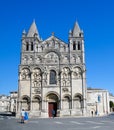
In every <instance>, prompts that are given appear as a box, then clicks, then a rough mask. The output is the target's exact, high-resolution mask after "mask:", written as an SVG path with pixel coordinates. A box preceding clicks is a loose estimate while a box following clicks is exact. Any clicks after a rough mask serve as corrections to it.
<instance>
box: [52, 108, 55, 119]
mask: <svg viewBox="0 0 114 130" xmlns="http://www.w3.org/2000/svg"><path fill="white" fill-rule="evenodd" d="M52 117H53V118H54V117H55V110H54V109H52Z"/></svg>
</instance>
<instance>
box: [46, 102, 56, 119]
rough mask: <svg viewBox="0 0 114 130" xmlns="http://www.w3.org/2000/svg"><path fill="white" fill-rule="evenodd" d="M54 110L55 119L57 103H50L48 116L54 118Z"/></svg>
mask: <svg viewBox="0 0 114 130" xmlns="http://www.w3.org/2000/svg"><path fill="white" fill-rule="evenodd" d="M52 110H54V111H55V117H56V115H57V103H56V102H49V103H48V114H49V117H52V116H53V115H52Z"/></svg>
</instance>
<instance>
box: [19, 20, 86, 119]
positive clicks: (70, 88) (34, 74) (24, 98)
mask: <svg viewBox="0 0 114 130" xmlns="http://www.w3.org/2000/svg"><path fill="white" fill-rule="evenodd" d="M86 97H87V89H86V67H85V50H84V36H83V31H82V30H81V29H80V27H79V25H78V23H77V22H76V23H75V24H74V27H73V29H72V30H71V31H69V36H68V43H65V42H64V41H62V40H61V39H59V38H57V37H56V36H55V35H54V33H52V35H51V36H50V37H49V38H47V39H46V40H42V39H41V38H40V35H39V32H38V29H37V26H36V23H35V21H33V23H32V25H31V26H30V29H29V31H28V32H27V33H26V32H25V31H23V33H22V47H21V60H20V65H19V72H18V102H17V105H18V106H17V111H18V113H19V112H20V111H21V109H25V110H26V111H28V112H29V115H30V116H31V117H34V116H37V117H51V116H52V113H51V111H52V110H53V109H54V110H55V116H78V115H83V116H85V115H86V113H87V99H86Z"/></svg>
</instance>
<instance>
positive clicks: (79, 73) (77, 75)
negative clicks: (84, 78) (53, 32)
mask: <svg viewBox="0 0 114 130" xmlns="http://www.w3.org/2000/svg"><path fill="white" fill-rule="evenodd" d="M73 75H74V77H75V78H81V69H80V68H75V70H74V73H73Z"/></svg>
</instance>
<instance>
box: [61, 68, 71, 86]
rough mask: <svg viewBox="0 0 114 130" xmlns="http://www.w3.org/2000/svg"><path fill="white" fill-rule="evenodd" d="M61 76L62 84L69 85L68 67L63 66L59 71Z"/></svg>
mask: <svg viewBox="0 0 114 130" xmlns="http://www.w3.org/2000/svg"><path fill="white" fill-rule="evenodd" d="M61 78H62V81H61V84H62V86H69V85H70V70H69V68H67V67H65V68H63V70H62V73H61Z"/></svg>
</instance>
